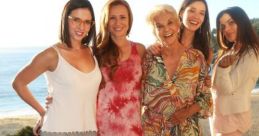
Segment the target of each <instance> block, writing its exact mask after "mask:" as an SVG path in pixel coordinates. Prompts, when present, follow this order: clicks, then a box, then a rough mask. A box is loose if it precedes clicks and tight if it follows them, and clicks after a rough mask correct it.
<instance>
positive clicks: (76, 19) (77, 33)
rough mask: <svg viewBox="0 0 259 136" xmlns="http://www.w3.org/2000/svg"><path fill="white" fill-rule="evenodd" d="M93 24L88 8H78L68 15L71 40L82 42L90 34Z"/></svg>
mask: <svg viewBox="0 0 259 136" xmlns="http://www.w3.org/2000/svg"><path fill="white" fill-rule="evenodd" d="M91 25H92V16H91V13H90V11H89V9H88V8H78V9H75V10H73V11H72V12H71V14H70V15H69V16H68V27H69V34H70V38H71V41H77V42H81V41H82V39H83V38H84V37H85V36H87V35H88V32H89V30H90V28H91Z"/></svg>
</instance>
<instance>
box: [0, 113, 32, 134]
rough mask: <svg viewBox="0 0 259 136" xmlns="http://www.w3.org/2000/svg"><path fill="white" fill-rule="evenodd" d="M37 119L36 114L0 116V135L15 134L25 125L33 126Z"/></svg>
mask: <svg viewBox="0 0 259 136" xmlns="http://www.w3.org/2000/svg"><path fill="white" fill-rule="evenodd" d="M36 121H37V116H36V115H25V116H16V117H5V118H0V136H6V135H7V134H15V133H16V132H17V131H18V130H20V129H21V128H23V127H25V126H34V125H35V124H36Z"/></svg>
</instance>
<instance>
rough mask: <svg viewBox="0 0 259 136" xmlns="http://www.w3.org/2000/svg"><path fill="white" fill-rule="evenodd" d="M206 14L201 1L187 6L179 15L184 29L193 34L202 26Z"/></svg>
mask: <svg viewBox="0 0 259 136" xmlns="http://www.w3.org/2000/svg"><path fill="white" fill-rule="evenodd" d="M205 14H206V6H205V4H204V3H203V2H202V1H195V2H193V3H191V4H190V5H188V6H187V7H186V8H185V9H184V10H183V11H182V12H181V13H180V16H181V18H182V23H183V25H184V26H185V28H186V29H188V30H189V31H193V32H195V31H196V30H197V29H199V28H200V26H201V25H202V23H203V21H204V18H205Z"/></svg>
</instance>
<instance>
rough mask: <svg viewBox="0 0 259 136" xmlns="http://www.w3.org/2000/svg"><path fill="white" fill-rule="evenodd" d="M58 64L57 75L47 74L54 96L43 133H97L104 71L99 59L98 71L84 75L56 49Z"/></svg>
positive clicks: (46, 116) (55, 71)
mask: <svg viewBox="0 0 259 136" xmlns="http://www.w3.org/2000/svg"><path fill="white" fill-rule="evenodd" d="M53 48H54V49H55V50H56V51H57V54H58V64H57V67H56V69H55V70H54V71H53V72H50V71H48V72H46V73H45V77H46V80H47V84H48V92H49V94H50V95H51V96H52V97H53V101H52V103H51V104H50V105H49V108H48V111H47V112H46V115H45V118H44V123H43V126H42V129H41V130H42V131H46V132H75V131H77V132H81V131H97V126H96V99H97V93H98V89H99V85H100V82H101V78H102V76H101V72H100V69H99V67H98V63H97V60H96V58H95V57H94V56H93V57H94V61H95V68H94V69H93V70H92V71H91V72H89V73H84V72H81V71H79V70H78V69H76V68H75V67H74V66H72V65H71V64H69V63H68V62H67V61H66V60H65V59H64V58H63V57H62V56H61V55H60V52H59V51H58V49H57V48H56V47H53Z"/></svg>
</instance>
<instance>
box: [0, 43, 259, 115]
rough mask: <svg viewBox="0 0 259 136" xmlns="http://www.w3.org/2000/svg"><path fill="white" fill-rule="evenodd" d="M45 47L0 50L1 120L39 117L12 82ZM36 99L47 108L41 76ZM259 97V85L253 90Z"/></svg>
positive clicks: (34, 87) (34, 88) (36, 83)
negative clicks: (25, 116)
mask: <svg viewBox="0 0 259 136" xmlns="http://www.w3.org/2000/svg"><path fill="white" fill-rule="evenodd" d="M43 49H44V48H43V47H38V48H37V47H36V48H35V47H33V48H6V49H1V50H0V118H5V117H15V116H24V115H37V112H36V111H35V110H34V109H33V108H31V107H30V106H29V105H28V104H26V103H25V102H24V101H23V100H22V99H21V98H20V97H19V96H18V95H17V94H16V92H15V91H14V90H13V88H12V86H11V82H12V80H13V78H14V77H15V75H16V73H17V72H18V71H19V70H20V69H21V68H22V67H24V66H25V65H26V64H27V63H28V62H29V61H30V60H31V59H32V57H33V56H35V55H36V54H37V53H39V52H40V51H42V50H43ZM29 88H30V90H31V91H32V93H33V95H34V96H35V97H36V99H37V100H38V101H39V102H40V103H41V104H42V105H43V107H45V98H46V96H47V94H48V93H47V84H46V82H45V78H44V76H43V75H42V76H40V77H39V78H37V79H36V80H35V81H33V82H32V83H31V84H30V85H29ZM253 94H258V95H259V84H257V87H256V89H254V90H253Z"/></svg>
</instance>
